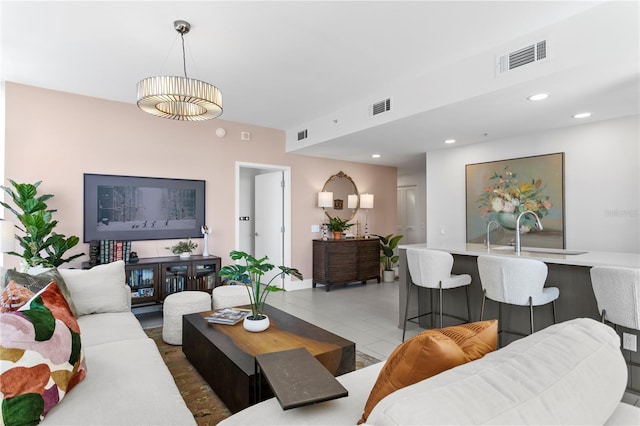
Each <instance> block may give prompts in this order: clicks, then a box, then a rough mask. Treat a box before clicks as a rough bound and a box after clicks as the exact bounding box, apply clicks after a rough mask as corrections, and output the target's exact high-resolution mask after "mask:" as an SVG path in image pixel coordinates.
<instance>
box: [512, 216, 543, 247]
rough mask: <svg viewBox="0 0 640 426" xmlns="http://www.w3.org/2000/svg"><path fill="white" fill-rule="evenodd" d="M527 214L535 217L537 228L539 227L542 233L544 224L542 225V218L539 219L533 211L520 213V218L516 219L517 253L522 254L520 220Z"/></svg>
mask: <svg viewBox="0 0 640 426" xmlns="http://www.w3.org/2000/svg"><path fill="white" fill-rule="evenodd" d="M527 214H531V215H533V217H535V218H536V226H537V227H538V229H539V230H541V231H542V229H543V228H542V223H540V218H539V217H538V215H537V214H535V213H534V212H532V211H531V210H526V211H523V212H522V213H520V214H519V215H518V218H517V219H516V253H518V254H520V218H522V216H524V215H527Z"/></svg>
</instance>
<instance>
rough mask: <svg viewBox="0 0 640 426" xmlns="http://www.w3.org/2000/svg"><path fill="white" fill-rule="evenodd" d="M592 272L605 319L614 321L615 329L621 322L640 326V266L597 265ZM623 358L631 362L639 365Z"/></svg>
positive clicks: (639, 328) (599, 305)
mask: <svg viewBox="0 0 640 426" xmlns="http://www.w3.org/2000/svg"><path fill="white" fill-rule="evenodd" d="M590 274H591V286H592V287H593V294H595V296H596V303H597V304H598V312H599V313H600V315H601V317H602V322H603V323H604V322H609V323H611V324H613V329H614V330H615V331H616V333H617V332H618V327H617V326H618V325H620V326H622V327H626V328H631V329H633V330H640V269H634V268H622V267H613V266H594V267H593V268H591V270H590ZM624 358H625V361H626V363H627V364H628V365H633V366H635V367H639V366H640V364H639V363H637V362H635V361H632V360H631V359H629V360H627V357H624Z"/></svg>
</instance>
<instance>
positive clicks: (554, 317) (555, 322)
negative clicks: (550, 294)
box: [551, 300, 558, 324]
mask: <svg viewBox="0 0 640 426" xmlns="http://www.w3.org/2000/svg"><path fill="white" fill-rule="evenodd" d="M551 308H552V309H553V323H554V324H557V323H558V318H557V317H556V301H555V300H554V301H553V302H551Z"/></svg>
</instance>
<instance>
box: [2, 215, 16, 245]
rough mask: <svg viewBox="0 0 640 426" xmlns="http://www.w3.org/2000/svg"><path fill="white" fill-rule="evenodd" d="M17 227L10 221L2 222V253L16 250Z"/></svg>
mask: <svg viewBox="0 0 640 426" xmlns="http://www.w3.org/2000/svg"><path fill="white" fill-rule="evenodd" d="M15 236H16V233H15V226H13V222H9V221H8V220H0V252H2V253H6V252H8V251H13V250H15V244H16V239H15Z"/></svg>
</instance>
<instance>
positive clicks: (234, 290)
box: [211, 284, 251, 309]
mask: <svg viewBox="0 0 640 426" xmlns="http://www.w3.org/2000/svg"><path fill="white" fill-rule="evenodd" d="M211 300H212V302H213V309H222V308H232V307H234V306H241V305H248V304H250V303H251V302H250V300H249V292H248V291H247V289H246V287H245V286H244V285H241V284H240V285H223V286H220V287H216V288H214V289H213V291H212V292H211Z"/></svg>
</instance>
